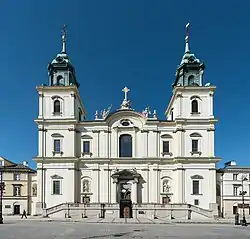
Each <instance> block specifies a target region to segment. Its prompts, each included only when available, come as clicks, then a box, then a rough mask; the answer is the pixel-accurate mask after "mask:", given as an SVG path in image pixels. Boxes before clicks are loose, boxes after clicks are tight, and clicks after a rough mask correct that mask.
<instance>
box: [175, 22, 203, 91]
mask: <svg viewBox="0 0 250 239" xmlns="http://www.w3.org/2000/svg"><path fill="white" fill-rule="evenodd" d="M189 28H190V23H188V24H187V25H186V34H185V52H184V55H183V57H182V59H181V64H180V65H179V66H178V67H177V70H176V79H175V82H174V84H173V85H172V86H173V87H176V86H193V87H194V86H202V80H203V73H204V69H205V66H204V64H203V63H202V62H200V60H199V59H198V58H196V56H195V55H194V54H193V53H191V51H190V48H189Z"/></svg>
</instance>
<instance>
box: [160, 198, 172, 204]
mask: <svg viewBox="0 0 250 239" xmlns="http://www.w3.org/2000/svg"><path fill="white" fill-rule="evenodd" d="M162 203H163V204H169V203H170V198H169V197H168V196H166V197H163V198H162Z"/></svg>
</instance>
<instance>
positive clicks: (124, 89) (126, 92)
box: [122, 86, 130, 101]
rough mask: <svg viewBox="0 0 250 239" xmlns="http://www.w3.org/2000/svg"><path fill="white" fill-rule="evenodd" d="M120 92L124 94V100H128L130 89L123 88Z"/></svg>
mask: <svg viewBox="0 0 250 239" xmlns="http://www.w3.org/2000/svg"><path fill="white" fill-rule="evenodd" d="M122 91H123V92H124V100H126V101H127V100H128V92H129V91H130V89H129V88H128V87H127V86H125V87H124V88H123V89H122Z"/></svg>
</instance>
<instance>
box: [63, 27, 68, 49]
mask: <svg viewBox="0 0 250 239" xmlns="http://www.w3.org/2000/svg"><path fill="white" fill-rule="evenodd" d="M66 38H67V26H66V25H65V24H64V25H63V29H62V53H66Z"/></svg>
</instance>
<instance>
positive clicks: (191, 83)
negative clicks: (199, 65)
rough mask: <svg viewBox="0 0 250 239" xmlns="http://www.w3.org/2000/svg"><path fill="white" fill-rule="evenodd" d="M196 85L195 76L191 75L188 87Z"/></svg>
mask: <svg viewBox="0 0 250 239" xmlns="http://www.w3.org/2000/svg"><path fill="white" fill-rule="evenodd" d="M194 84H195V81H194V76H193V75H191V76H189V77H188V85H194Z"/></svg>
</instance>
